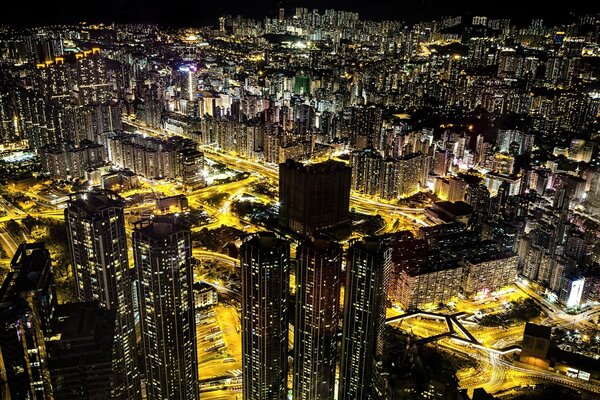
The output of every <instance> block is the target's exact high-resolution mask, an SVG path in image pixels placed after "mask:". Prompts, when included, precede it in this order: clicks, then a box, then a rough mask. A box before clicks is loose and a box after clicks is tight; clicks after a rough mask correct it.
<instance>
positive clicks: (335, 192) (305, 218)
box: [279, 160, 352, 234]
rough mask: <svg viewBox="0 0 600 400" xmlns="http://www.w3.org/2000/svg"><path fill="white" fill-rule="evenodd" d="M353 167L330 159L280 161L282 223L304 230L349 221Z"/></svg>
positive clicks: (302, 231) (322, 227)
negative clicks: (303, 162)
mask: <svg viewBox="0 0 600 400" xmlns="http://www.w3.org/2000/svg"><path fill="white" fill-rule="evenodd" d="M351 174H352V169H351V168H350V167H348V166H346V165H345V164H344V163H341V162H337V161H333V160H329V161H325V162H322V163H318V164H306V165H305V164H302V163H300V162H297V161H294V160H287V161H286V162H285V163H283V164H280V165H279V202H280V208H279V224H280V225H282V226H284V227H286V228H289V229H292V230H295V231H296V232H299V233H301V234H310V233H314V232H316V231H317V230H319V229H324V228H330V227H334V226H338V225H341V224H344V223H347V222H348V221H349V218H350V179H351Z"/></svg>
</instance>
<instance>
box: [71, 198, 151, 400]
mask: <svg viewBox="0 0 600 400" xmlns="http://www.w3.org/2000/svg"><path fill="white" fill-rule="evenodd" d="M123 206H124V201H123V199H121V197H119V196H118V195H117V194H115V193H113V192H111V191H108V190H98V191H94V192H82V193H77V194H73V195H71V197H70V199H69V202H68V206H67V208H66V209H65V219H66V223H67V235H68V238H69V248H70V252H71V260H72V263H73V275H74V277H75V286H76V294H77V298H78V300H79V301H82V302H85V301H97V302H98V303H99V304H100V307H103V308H106V309H108V310H112V309H115V310H116V311H117V322H116V328H115V341H114V356H113V371H114V373H115V377H116V380H115V390H114V395H113V396H114V397H115V398H120V399H137V398H139V396H140V381H139V373H138V367H137V353H136V350H135V327H134V320H133V297H132V285H131V279H130V272H129V263H128V259H127V241H126V237H125V220H124V215H123Z"/></svg>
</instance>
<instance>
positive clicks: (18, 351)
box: [0, 243, 56, 399]
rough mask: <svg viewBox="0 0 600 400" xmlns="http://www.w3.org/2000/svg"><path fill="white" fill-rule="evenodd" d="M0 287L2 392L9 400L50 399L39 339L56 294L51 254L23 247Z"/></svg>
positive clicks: (47, 326)
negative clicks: (5, 391) (10, 399)
mask: <svg viewBox="0 0 600 400" xmlns="http://www.w3.org/2000/svg"><path fill="white" fill-rule="evenodd" d="M10 267H11V271H10V272H9V273H8V275H7V276H6V279H4V283H3V284H2V287H1V288H0V350H1V353H2V357H1V361H2V375H3V376H2V378H3V379H2V380H3V381H4V382H3V383H4V388H5V389H6V390H7V391H8V392H9V393H5V395H8V397H9V398H12V399H52V398H53V395H52V384H51V381H50V374H49V372H48V368H47V363H46V346H45V341H44V336H45V335H46V333H48V332H49V330H50V317H51V315H52V310H53V308H54V307H55V305H56V294H55V290H54V281H53V277H52V269H51V265H50V254H49V252H48V250H46V249H45V248H44V245H43V244H39V243H38V244H22V245H20V246H19V248H18V249H17V252H16V253H15V256H14V257H13V259H12V261H11V265H10Z"/></svg>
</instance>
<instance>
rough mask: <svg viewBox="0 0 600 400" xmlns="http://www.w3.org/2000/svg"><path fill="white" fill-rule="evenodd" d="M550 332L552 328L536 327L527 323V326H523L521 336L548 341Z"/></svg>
mask: <svg viewBox="0 0 600 400" xmlns="http://www.w3.org/2000/svg"><path fill="white" fill-rule="evenodd" d="M551 332H552V328H551V327H549V326H543V325H537V324H532V323H531V322H528V323H527V324H525V331H524V333H523V334H524V335H527V336H534V337H539V338H545V339H550V333H551Z"/></svg>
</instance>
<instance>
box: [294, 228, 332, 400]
mask: <svg viewBox="0 0 600 400" xmlns="http://www.w3.org/2000/svg"><path fill="white" fill-rule="evenodd" d="M296 254H297V257H296V258H297V268H296V318H295V323H294V327H295V330H294V389H293V393H294V395H293V398H294V399H298V400H333V398H334V392H335V367H336V353H337V351H336V350H337V343H336V336H337V330H338V324H339V320H340V317H341V315H340V314H341V312H340V287H341V280H342V247H341V246H340V245H339V244H337V243H335V242H332V241H330V240H328V239H325V238H323V237H317V238H311V239H307V240H306V241H304V242H303V243H302V244H301V245H300V246H299V247H298V248H297V250H296Z"/></svg>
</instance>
